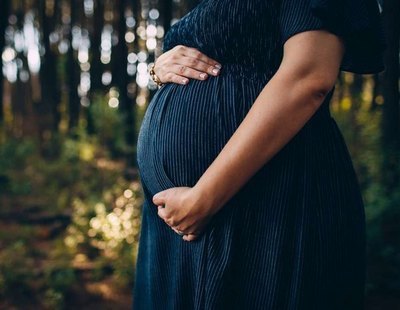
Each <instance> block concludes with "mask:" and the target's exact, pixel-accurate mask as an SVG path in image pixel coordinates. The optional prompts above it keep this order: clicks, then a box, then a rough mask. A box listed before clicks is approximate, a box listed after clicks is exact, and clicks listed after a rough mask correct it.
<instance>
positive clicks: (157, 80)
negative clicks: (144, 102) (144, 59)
mask: <svg viewBox="0 0 400 310" xmlns="http://www.w3.org/2000/svg"><path fill="white" fill-rule="evenodd" d="M155 65H156V64H155V62H154V63H153V64H152V65H151V66H150V70H149V73H150V77H151V79H152V80H153V81H154V83H156V84H157V86H158V87H161V86H163V85H164V83H163V82H161V79H160V78H159V76H158V75H157V74H156V72H155Z"/></svg>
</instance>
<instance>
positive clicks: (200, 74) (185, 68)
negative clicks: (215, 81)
mask: <svg viewBox="0 0 400 310" xmlns="http://www.w3.org/2000/svg"><path fill="white" fill-rule="evenodd" d="M202 67H203V69H204V70H203V71H201V70H200V71H199V70H196V69H193V68H191V67H190V66H189V64H188V62H186V65H184V64H173V65H172V68H171V71H173V72H174V73H175V74H177V75H179V76H183V77H187V78H189V79H196V80H205V79H207V77H208V74H207V73H206V70H207V68H205V66H202Z"/></svg>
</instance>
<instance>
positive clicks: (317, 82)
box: [303, 76, 336, 109]
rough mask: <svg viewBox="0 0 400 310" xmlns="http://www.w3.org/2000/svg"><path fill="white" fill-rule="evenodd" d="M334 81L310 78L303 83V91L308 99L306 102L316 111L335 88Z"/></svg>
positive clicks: (331, 79) (325, 78)
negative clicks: (304, 90)
mask: <svg viewBox="0 0 400 310" xmlns="http://www.w3.org/2000/svg"><path fill="white" fill-rule="evenodd" d="M335 82H336V79H333V78H327V77H326V76H325V77H321V76H319V77H310V78H306V79H305V81H304V84H303V85H305V89H306V91H307V94H308V96H309V98H311V99H310V100H309V101H308V102H309V103H310V104H312V105H314V106H315V108H316V109H318V108H319V107H320V105H321V104H322V103H323V102H324V100H325V98H326V96H327V95H328V94H329V92H330V91H331V90H332V89H333V87H334V86H335Z"/></svg>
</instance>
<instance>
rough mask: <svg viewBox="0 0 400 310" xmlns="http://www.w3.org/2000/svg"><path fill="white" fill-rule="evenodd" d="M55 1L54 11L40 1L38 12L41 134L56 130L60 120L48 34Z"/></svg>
mask: <svg viewBox="0 0 400 310" xmlns="http://www.w3.org/2000/svg"><path fill="white" fill-rule="evenodd" d="M57 4H58V3H57V1H55V6H54V11H53V12H49V11H47V13H48V14H51V15H48V14H46V2H45V1H40V13H41V23H42V33H43V39H42V45H43V48H44V50H45V55H44V57H42V65H41V70H40V83H41V94H42V100H41V101H42V102H41V103H40V104H39V105H38V106H39V109H38V111H37V112H38V119H39V122H40V127H41V130H40V131H41V136H43V133H44V132H45V131H52V132H57V131H58V124H59V122H60V113H59V111H58V106H59V102H60V91H59V89H60V88H59V83H58V76H57V56H56V55H55V53H54V52H53V51H52V50H51V47H50V40H49V36H50V33H51V32H52V31H53V29H54V25H55V11H56V10H57Z"/></svg>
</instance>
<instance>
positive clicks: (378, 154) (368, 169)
mask: <svg viewBox="0 0 400 310" xmlns="http://www.w3.org/2000/svg"><path fill="white" fill-rule="evenodd" d="M335 119H336V120H338V123H339V125H340V128H341V130H342V132H343V134H344V136H345V138H346V141H347V144H348V147H349V150H350V153H351V154H352V158H353V162H354V166H355V169H356V171H357V175H358V178H359V182H360V186H361V189H362V193H363V199H364V203H365V212H366V220H367V257H368V270H367V271H368V273H367V293H368V294H372V293H373V292H378V293H379V292H380V293H382V292H383V293H386V294H387V293H392V294H394V295H396V294H398V292H400V280H399V279H400V252H399V251H398V249H399V248H400V226H399V225H398V223H400V187H399V186H398V185H397V186H394V187H392V186H390V185H388V180H389V179H390V178H391V177H390V176H400V153H399V151H393V150H388V149H385V148H383V147H382V144H381V110H380V109H376V110H373V111H371V110H370V107H369V105H368V104H367V102H365V101H363V102H362V104H361V105H360V107H359V108H358V109H357V110H353V111H346V113H344V114H337V115H335ZM387 158H392V160H393V161H394V162H396V163H397V165H396V164H392V165H391V166H390V168H388V167H389V166H388V165H387ZM389 175H390V176H389Z"/></svg>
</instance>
